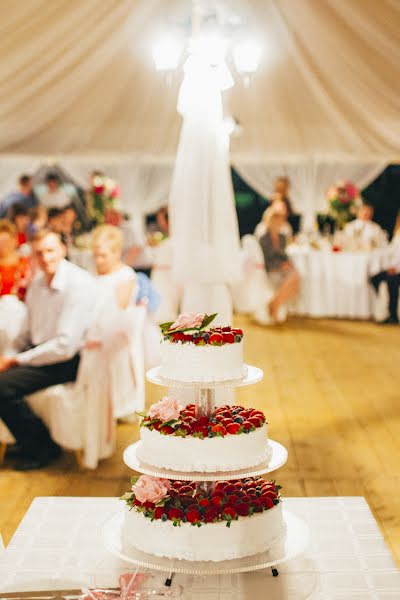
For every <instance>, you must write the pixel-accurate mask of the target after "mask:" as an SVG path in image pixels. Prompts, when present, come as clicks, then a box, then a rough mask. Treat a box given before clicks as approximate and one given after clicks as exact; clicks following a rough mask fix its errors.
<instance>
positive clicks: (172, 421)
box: [137, 396, 270, 472]
mask: <svg viewBox="0 0 400 600" xmlns="http://www.w3.org/2000/svg"><path fill="white" fill-rule="evenodd" d="M140 438H141V445H140V447H139V449H138V454H137V455H138V458H139V459H140V460H142V461H143V462H144V463H147V464H150V465H155V466H157V467H161V468H164V469H173V470H177V471H182V472H188V471H199V472H212V471H233V470H238V469H245V468H247V467H252V466H256V465H258V464H260V463H262V462H265V461H266V460H268V458H269V452H270V450H269V446H268V444H267V424H266V421H265V416H264V414H263V413H262V412H261V411H258V410H255V409H253V408H247V409H246V408H244V407H243V406H228V405H225V406H221V407H219V408H217V409H216V410H215V411H214V412H213V414H212V415H211V418H208V417H200V418H196V416H195V405H194V404H191V405H188V406H186V407H185V408H183V407H182V406H181V405H180V404H179V402H178V401H177V400H176V399H175V398H173V397H168V396H167V397H165V398H162V399H161V400H160V401H159V402H157V403H156V404H153V406H151V408H150V411H149V413H148V415H146V416H144V418H143V421H142V423H141V429H140Z"/></svg>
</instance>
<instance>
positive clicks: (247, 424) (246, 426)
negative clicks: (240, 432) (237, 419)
mask: <svg viewBox="0 0 400 600" xmlns="http://www.w3.org/2000/svg"><path fill="white" fill-rule="evenodd" d="M242 427H243V429H244V430H245V431H250V430H251V429H253V428H254V425H253V423H250V421H245V422H244V423H242Z"/></svg>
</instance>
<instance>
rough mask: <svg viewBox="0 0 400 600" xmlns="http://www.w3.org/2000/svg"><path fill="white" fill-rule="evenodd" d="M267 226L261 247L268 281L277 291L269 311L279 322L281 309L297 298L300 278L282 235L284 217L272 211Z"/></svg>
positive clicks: (284, 237) (261, 240) (268, 216)
mask: <svg viewBox="0 0 400 600" xmlns="http://www.w3.org/2000/svg"><path fill="white" fill-rule="evenodd" d="M265 224H266V233H265V234H264V235H263V236H262V237H261V238H260V246H261V248H262V251H263V254H264V262H265V269H266V271H267V273H268V279H269V280H270V281H271V283H272V285H273V287H274V288H275V290H276V292H275V295H274V296H273V298H272V300H271V301H270V302H269V304H268V310H269V314H270V316H271V318H272V319H273V320H277V316H278V311H279V308H280V307H281V306H283V305H284V304H285V303H286V302H288V301H289V300H290V299H292V298H294V297H295V296H297V294H298V292H299V288H300V277H299V274H298V272H297V271H296V269H295V267H294V265H293V264H292V262H291V261H290V260H289V258H288V256H287V254H286V244H287V238H286V236H285V235H284V234H283V233H282V226H283V224H284V217H283V215H282V214H281V213H279V212H274V211H273V210H271V211H270V212H269V213H268V215H267V219H266V223H265Z"/></svg>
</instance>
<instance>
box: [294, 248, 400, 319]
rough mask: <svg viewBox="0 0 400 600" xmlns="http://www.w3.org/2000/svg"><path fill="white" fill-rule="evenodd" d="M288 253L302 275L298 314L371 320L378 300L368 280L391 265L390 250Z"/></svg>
mask: <svg viewBox="0 0 400 600" xmlns="http://www.w3.org/2000/svg"><path fill="white" fill-rule="evenodd" d="M288 253H289V255H290V258H291V259H292V261H293V263H294V264H295V265H296V268H297V269H298V271H299V273H300V275H301V293H300V298H299V300H298V301H297V302H296V304H295V305H294V307H293V311H292V312H294V313H295V314H299V315H307V316H311V317H348V318H357V319H368V318H370V317H372V316H373V315H374V308H375V306H374V303H375V297H374V292H373V290H372V288H371V286H370V285H369V284H368V278H369V277H370V276H371V275H374V274H375V273H378V272H379V271H382V270H383V269H386V268H387V267H388V266H389V265H388V263H389V259H390V253H391V250H390V249H389V248H384V249H381V250H372V251H370V252H332V251H330V250H326V251H324V250H321V251H318V250H309V249H303V248H301V247H297V246H292V247H290V248H289V249H288Z"/></svg>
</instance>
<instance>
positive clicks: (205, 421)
mask: <svg viewBox="0 0 400 600" xmlns="http://www.w3.org/2000/svg"><path fill="white" fill-rule="evenodd" d="M209 422H210V419H209V418H208V417H200V419H197V424H198V425H200V427H204V426H205V425H208V424H209Z"/></svg>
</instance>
